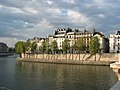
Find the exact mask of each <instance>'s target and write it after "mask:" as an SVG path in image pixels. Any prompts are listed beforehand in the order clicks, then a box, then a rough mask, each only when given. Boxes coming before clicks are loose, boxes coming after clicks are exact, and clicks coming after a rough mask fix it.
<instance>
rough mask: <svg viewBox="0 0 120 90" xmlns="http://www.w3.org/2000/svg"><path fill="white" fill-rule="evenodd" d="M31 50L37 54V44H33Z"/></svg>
mask: <svg viewBox="0 0 120 90" xmlns="http://www.w3.org/2000/svg"><path fill="white" fill-rule="evenodd" d="M30 48H31V52H35V51H36V48H37V44H36V43H35V42H32V43H31V44H30Z"/></svg>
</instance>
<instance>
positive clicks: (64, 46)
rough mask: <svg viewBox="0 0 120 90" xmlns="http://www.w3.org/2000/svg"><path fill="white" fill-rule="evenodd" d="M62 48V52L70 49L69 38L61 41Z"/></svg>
mask: <svg viewBox="0 0 120 90" xmlns="http://www.w3.org/2000/svg"><path fill="white" fill-rule="evenodd" d="M62 49H63V52H64V53H67V51H68V50H69V49H70V43H69V40H66V39H65V40H64V41H63V43H62Z"/></svg>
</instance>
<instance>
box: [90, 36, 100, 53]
mask: <svg viewBox="0 0 120 90" xmlns="http://www.w3.org/2000/svg"><path fill="white" fill-rule="evenodd" d="M99 50H100V43H99V39H98V37H92V38H91V41H90V44H89V52H90V53H91V54H93V55H95V54H96V53H98V52H99Z"/></svg>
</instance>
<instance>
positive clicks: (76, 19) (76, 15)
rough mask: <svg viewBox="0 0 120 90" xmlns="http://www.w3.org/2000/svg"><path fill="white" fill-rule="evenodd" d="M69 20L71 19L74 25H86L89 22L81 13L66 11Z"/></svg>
mask: <svg viewBox="0 0 120 90" xmlns="http://www.w3.org/2000/svg"><path fill="white" fill-rule="evenodd" d="M67 14H68V16H69V18H71V19H72V21H73V22H75V23H79V22H80V23H88V22H90V21H89V18H88V17H87V16H85V15H84V14H82V13H79V12H77V11H73V10H68V12H67Z"/></svg>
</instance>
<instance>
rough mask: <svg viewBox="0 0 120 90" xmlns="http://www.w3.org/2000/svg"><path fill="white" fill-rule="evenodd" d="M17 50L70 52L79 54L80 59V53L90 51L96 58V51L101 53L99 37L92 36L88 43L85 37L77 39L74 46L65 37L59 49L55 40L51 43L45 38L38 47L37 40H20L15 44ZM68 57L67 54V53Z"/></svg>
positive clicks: (51, 52) (43, 52)
mask: <svg viewBox="0 0 120 90" xmlns="http://www.w3.org/2000/svg"><path fill="white" fill-rule="evenodd" d="M15 50H16V52H17V53H19V54H21V53H41V54H43V56H44V54H46V53H47V54H67V53H70V55H71V54H74V53H77V54H79V60H80V54H81V53H82V54H84V55H85V54H86V53H90V56H89V57H88V58H90V57H91V56H93V55H95V60H96V53H100V43H99V39H98V38H97V37H92V38H91V40H90V42H89V43H88V44H87V45H86V41H85V40H84V38H79V39H77V40H75V43H74V45H73V46H70V41H69V40H67V39H65V40H64V41H63V42H62V49H58V46H57V42H56V41H55V40H54V41H53V42H51V43H49V41H48V40H45V41H43V42H42V45H41V46H40V47H39V48H38V47H37V44H36V43H35V42H32V43H31V42H28V41H27V42H23V41H18V42H17V43H16V44H15ZM66 58H67V55H66Z"/></svg>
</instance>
